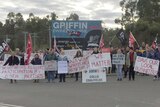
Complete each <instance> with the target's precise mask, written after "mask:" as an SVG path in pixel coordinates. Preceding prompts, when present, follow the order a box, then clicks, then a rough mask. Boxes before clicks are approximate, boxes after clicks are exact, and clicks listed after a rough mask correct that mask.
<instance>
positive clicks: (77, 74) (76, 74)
mask: <svg viewBox="0 0 160 107" xmlns="http://www.w3.org/2000/svg"><path fill="white" fill-rule="evenodd" d="M75 76H76V81H78V76H79V73H78V72H76V73H75Z"/></svg>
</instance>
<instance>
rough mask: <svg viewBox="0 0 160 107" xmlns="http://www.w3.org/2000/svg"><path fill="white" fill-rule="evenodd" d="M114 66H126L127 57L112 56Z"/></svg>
mask: <svg viewBox="0 0 160 107" xmlns="http://www.w3.org/2000/svg"><path fill="white" fill-rule="evenodd" d="M112 64H116V65H117V64H121V65H123V64H125V55H124V54H113V55H112Z"/></svg>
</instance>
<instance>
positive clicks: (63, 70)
mask: <svg viewBox="0 0 160 107" xmlns="http://www.w3.org/2000/svg"><path fill="white" fill-rule="evenodd" d="M67 73H68V62H67V61H58V74H67Z"/></svg>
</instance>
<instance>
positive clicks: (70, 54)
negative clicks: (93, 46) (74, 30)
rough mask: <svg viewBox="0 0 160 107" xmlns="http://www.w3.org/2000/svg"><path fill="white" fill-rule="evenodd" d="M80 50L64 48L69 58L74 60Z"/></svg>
mask: <svg viewBox="0 0 160 107" xmlns="http://www.w3.org/2000/svg"><path fill="white" fill-rule="evenodd" d="M78 50H79V49H73V50H64V53H65V55H66V56H67V58H68V60H72V59H73V58H74V57H75V55H76V53H77V51H78Z"/></svg>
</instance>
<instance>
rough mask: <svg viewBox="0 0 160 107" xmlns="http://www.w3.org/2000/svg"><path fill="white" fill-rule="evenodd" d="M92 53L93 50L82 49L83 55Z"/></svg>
mask: <svg viewBox="0 0 160 107" xmlns="http://www.w3.org/2000/svg"><path fill="white" fill-rule="evenodd" d="M92 53H93V50H88V51H83V56H86V57H87V56H88V57H89V56H90V55H92Z"/></svg>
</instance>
